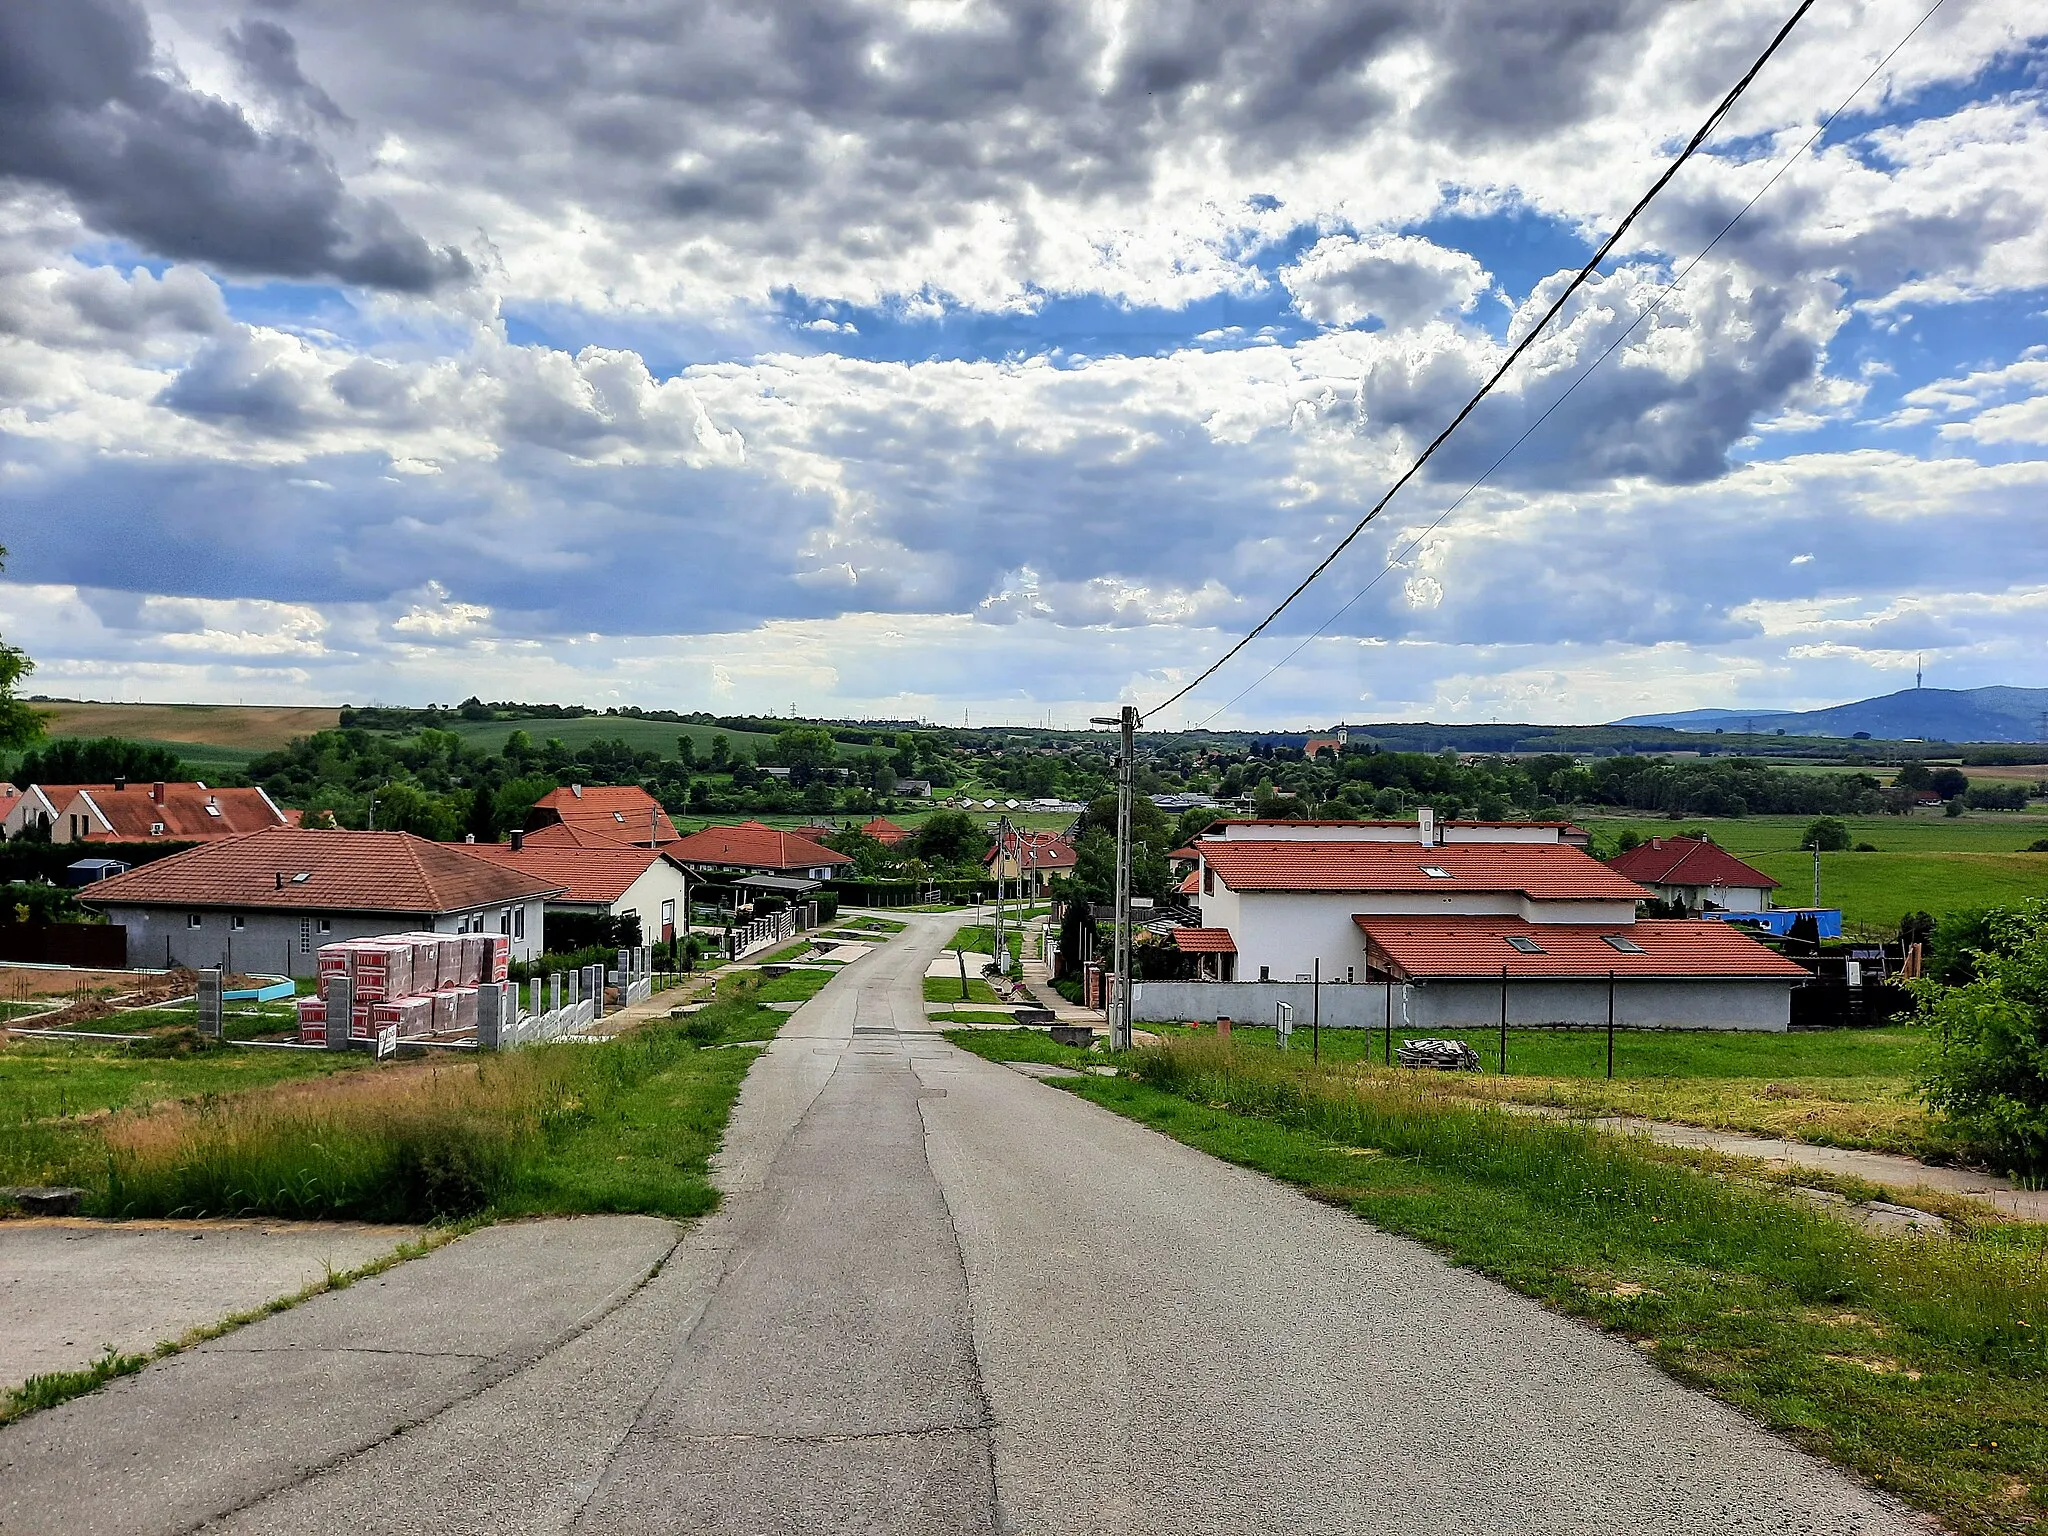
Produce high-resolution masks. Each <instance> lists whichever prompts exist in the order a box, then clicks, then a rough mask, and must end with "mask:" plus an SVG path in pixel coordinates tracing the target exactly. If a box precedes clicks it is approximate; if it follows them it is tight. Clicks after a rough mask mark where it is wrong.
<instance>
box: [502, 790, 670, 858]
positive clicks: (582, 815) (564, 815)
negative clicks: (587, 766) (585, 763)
mask: <svg viewBox="0 0 2048 1536" xmlns="http://www.w3.org/2000/svg"><path fill="white" fill-rule="evenodd" d="M650 817H651V818H653V825H654V837H655V840H656V841H658V842H663V843H667V842H673V841H674V840H675V838H676V837H677V835H678V834H677V832H676V826H675V823H674V822H672V821H670V820H669V819H668V812H667V811H664V810H663V809H662V808H661V802H660V801H658V800H656V799H655V798H654V796H652V795H650V794H649V793H647V791H646V790H644V789H642V788H641V787H640V786H639V785H637V784H578V785H571V786H569V787H567V788H564V789H551V790H549V791H548V792H547V793H546V794H544V795H542V796H541V797H540V798H539V799H538V800H536V801H534V802H533V812H532V814H531V815H530V816H529V817H528V818H527V819H528V821H529V822H530V823H531V824H532V825H533V826H534V827H535V828H536V830H537V829H538V828H540V827H544V826H546V825H548V824H549V823H550V822H573V823H578V824H587V825H589V826H590V827H592V828H593V829H594V830H598V831H602V830H604V829H606V828H611V829H613V830H612V831H611V832H610V834H609V835H610V836H611V838H612V840H613V841H614V842H628V843H630V842H638V843H640V844H642V845H645V843H646V842H647V838H648V831H647V828H648V821H649V818H650Z"/></svg>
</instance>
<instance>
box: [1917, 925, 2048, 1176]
mask: <svg viewBox="0 0 2048 1536" xmlns="http://www.w3.org/2000/svg"><path fill="white" fill-rule="evenodd" d="M1985 928H1986V940H1987V942H1986V943H1985V945H1984V947H1982V948H1981V949H1978V950H1975V951H1974V952H1973V954H1972V961H1973V969H1974V972H1975V974H1974V977H1973V978H1972V979H1971V980H1970V981H1968V982H1966V983H1964V984H1963V985H1961V986H1944V985H1942V984H1941V982H1939V981H1937V980H1929V981H1925V982H1921V983H1919V984H1917V991H1918V995H1919V1000H1920V1009H1921V1014H1922V1017H1923V1018H1925V1019H1926V1020H1927V1022H1928V1023H1929V1024H1931V1025H1932V1026H1933V1027H1934V1028H1935V1030H1936V1031H1937V1032H1938V1034H1939V1038H1940V1048H1939V1051H1938V1053H1937V1055H1936V1056H1935V1059H1934V1061H1933V1063H1932V1065H1931V1066H1930V1067H1929V1069H1928V1071H1927V1074H1926V1076H1925V1078H1924V1079H1923V1082H1922V1091H1923V1093H1924V1094H1925V1095H1926V1098H1927V1102H1928V1104H1929V1105H1930V1106H1931V1107H1932V1108H1933V1109H1934V1110H1935V1111H1936V1113H1937V1114H1939V1115H1940V1116H1941V1117H1942V1119H1943V1120H1944V1122H1945V1123H1946V1124H1947V1126H1948V1128H1949V1129H1950V1130H1951V1131H1953V1132H1954V1134H1955V1135H1956V1137H1957V1138H1958V1140H1959V1141H1960V1142H1961V1143H1962V1144H1963V1145H1964V1146H1965V1147H1966V1148H1967V1149H1968V1150H1970V1151H1972V1152H1974V1153H1975V1154H1977V1155H1978V1156H1981V1157H1983V1158H1984V1159H1986V1160H1987V1161H1989V1162H1991V1163H1993V1164H1995V1165H1997V1166H1999V1167H2001V1168H2006V1169H2009V1170H2012V1171H2013V1172H2017V1173H2022V1174H2030V1175H2041V1174H2048V899H2044V900H2039V901H2030V902H2026V903H2024V904H2022V905H2020V906H2018V907H2013V908H2009V909H2005V910H2002V911H1996V912H1993V913H1991V914H1989V916H1988V918H1987V919H1986V920H1985Z"/></svg>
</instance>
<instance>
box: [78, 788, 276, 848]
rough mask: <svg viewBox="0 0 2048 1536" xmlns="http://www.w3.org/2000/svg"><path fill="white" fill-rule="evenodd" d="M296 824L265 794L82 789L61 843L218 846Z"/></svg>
mask: <svg viewBox="0 0 2048 1536" xmlns="http://www.w3.org/2000/svg"><path fill="white" fill-rule="evenodd" d="M291 824H292V818H291V813H290V812H288V811H285V810H283V809H281V808H280V807H279V806H278V804H277V802H276V801H274V800H272V799H271V798H270V796H269V795H267V794H265V793H264V792H263V791H262V790H261V789H254V788H251V789H208V788H207V787H206V785H204V784H201V783H191V784H165V783H156V784H150V785H148V786H147V787H145V786H143V785H141V784H131V783H129V782H128V781H127V780H126V779H116V780H115V781H114V782H113V783H112V784H108V785H80V786H78V788H77V791H76V793H75V794H73V795H72V797H71V799H70V801H69V803H68V804H66V805H64V806H63V808H62V809H61V810H60V811H59V812H58V814H57V821H56V824H55V825H54V826H52V827H51V829H50V840H51V841H52V842H57V843H91V842H103V843H104V842H116V843H146V842H152V841H156V840H162V841H164V842H176V843H217V842H220V841H222V840H224V839H226V838H230V837H242V836H244V835H246V834H248V833H250V832H263V831H267V830H269V829H270V828H272V827H287V826H290V825H291Z"/></svg>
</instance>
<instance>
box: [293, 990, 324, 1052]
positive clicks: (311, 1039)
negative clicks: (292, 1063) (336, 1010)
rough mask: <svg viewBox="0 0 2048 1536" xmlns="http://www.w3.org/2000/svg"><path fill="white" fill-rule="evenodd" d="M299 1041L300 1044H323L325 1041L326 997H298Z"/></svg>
mask: <svg viewBox="0 0 2048 1536" xmlns="http://www.w3.org/2000/svg"><path fill="white" fill-rule="evenodd" d="M299 1043H300V1044H301V1045H325V1044H326V1043H327V999H326V998H324V997H302V998H300V999H299Z"/></svg>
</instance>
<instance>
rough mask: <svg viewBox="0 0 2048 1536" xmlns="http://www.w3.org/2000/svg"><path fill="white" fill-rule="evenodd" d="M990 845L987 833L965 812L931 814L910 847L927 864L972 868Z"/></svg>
mask: <svg viewBox="0 0 2048 1536" xmlns="http://www.w3.org/2000/svg"><path fill="white" fill-rule="evenodd" d="M990 841H991V840H990V838H989V835H988V829H987V828H985V827H984V826H982V824H981V823H980V822H979V821H977V820H975V819H974V818H973V817H972V816H970V815H968V814H967V813H966V812H965V811H934V812H932V814H931V815H930V816H927V817H926V818H925V822H924V825H923V826H921V827H919V828H918V829H917V832H916V834H915V835H914V836H913V837H912V838H911V839H910V845H911V851H912V852H913V853H915V854H916V855H917V856H918V857H919V858H921V859H923V860H925V861H926V862H927V863H930V864H972V863H976V862H977V861H979V860H980V858H981V856H982V855H983V854H984V853H986V852H988V849H989V844H990Z"/></svg>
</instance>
